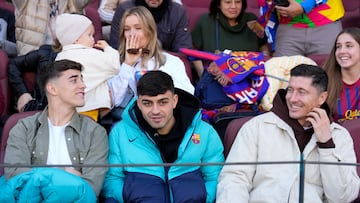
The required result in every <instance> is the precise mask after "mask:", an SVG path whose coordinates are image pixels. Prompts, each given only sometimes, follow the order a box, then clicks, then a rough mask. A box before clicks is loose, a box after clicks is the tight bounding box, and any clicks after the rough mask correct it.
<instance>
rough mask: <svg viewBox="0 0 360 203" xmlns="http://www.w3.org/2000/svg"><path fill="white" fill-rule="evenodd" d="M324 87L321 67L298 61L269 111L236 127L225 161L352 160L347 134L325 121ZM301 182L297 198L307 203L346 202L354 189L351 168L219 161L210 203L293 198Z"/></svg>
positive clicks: (359, 183)
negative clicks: (215, 193) (220, 162)
mask: <svg viewBox="0 0 360 203" xmlns="http://www.w3.org/2000/svg"><path fill="white" fill-rule="evenodd" d="M327 86H328V77H327V75H326V72H325V71H324V70H323V69H322V68H321V67H318V66H313V65H305V64H300V65H298V66H296V67H294V68H293V69H291V71H290V80H289V85H288V88H287V90H284V89H280V90H279V91H278V93H277V95H276V96H275V98H274V103H273V108H272V109H271V112H268V113H264V114H262V115H259V116H256V117H255V118H253V119H251V120H250V121H248V122H247V123H245V124H244V125H243V126H242V127H241V129H240V130H239V132H238V134H237V136H236V138H235V141H234V143H233V145H232V147H231V149H230V153H229V155H228V157H227V159H226V162H227V163H231V162H236V163H241V162H274V161H275V162H276V161H284V162H286V161H290V162H291V161H303V160H304V161H309V162H317V161H320V162H331V163H356V156H355V151H354V145H353V141H352V138H351V136H350V134H349V132H348V131H347V130H346V129H345V128H343V127H342V126H340V125H339V124H337V123H335V122H332V121H331V120H330V111H329V108H328V106H327V104H326V98H327ZM301 167H304V168H303V169H301ZM302 170H303V171H302ZM301 172H303V173H304V174H303V175H304V176H303V178H304V179H303V181H304V182H301V180H302V176H301ZM301 184H304V185H303V189H304V191H303V192H304V197H303V202H313V203H317V202H318V203H322V202H351V201H352V200H354V199H355V198H356V197H357V196H358V193H359V188H360V180H359V177H358V174H357V172H356V166H348V165H329V164H305V166H300V167H299V165H297V164H270V165H263V164H249V165H225V166H224V167H223V169H222V171H221V173H220V176H219V184H218V187H217V196H216V201H217V202H219V203H223V202H224V203H232V202H297V201H299V198H300V196H299V195H300V191H301V187H302V185H301ZM284 191H286V192H284Z"/></svg>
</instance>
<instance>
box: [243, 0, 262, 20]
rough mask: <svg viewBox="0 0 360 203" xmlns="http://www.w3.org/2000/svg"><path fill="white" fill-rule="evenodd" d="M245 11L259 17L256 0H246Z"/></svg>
mask: <svg viewBox="0 0 360 203" xmlns="http://www.w3.org/2000/svg"><path fill="white" fill-rule="evenodd" d="M246 12H248V13H253V14H255V15H256V16H258V17H259V16H260V10H259V4H258V0H248V1H247V8H246Z"/></svg>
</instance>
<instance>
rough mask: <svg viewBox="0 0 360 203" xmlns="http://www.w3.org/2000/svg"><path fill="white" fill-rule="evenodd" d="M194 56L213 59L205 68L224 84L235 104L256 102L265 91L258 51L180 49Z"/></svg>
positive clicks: (261, 61)
mask: <svg viewBox="0 0 360 203" xmlns="http://www.w3.org/2000/svg"><path fill="white" fill-rule="evenodd" d="M180 51H182V52H183V53H184V54H186V55H188V56H192V57H196V58H201V59H206V60H214V63H212V64H211V65H210V66H209V67H208V68H207V71H208V72H209V73H211V74H213V75H214V76H215V79H217V80H218V81H219V83H220V84H221V85H222V86H223V91H224V93H225V94H226V95H227V96H228V97H229V98H231V99H233V100H234V101H235V102H236V103H240V104H255V103H256V102H259V101H260V100H261V98H262V97H263V96H264V94H265V93H266V91H267V89H268V87H269V82H268V81H267V79H266V76H265V75H264V74H263V73H264V72H265V67H264V55H263V54H262V53H261V52H248V51H233V52H230V53H225V52H222V53H220V54H213V53H209V52H203V51H198V50H191V49H186V48H183V49H180Z"/></svg>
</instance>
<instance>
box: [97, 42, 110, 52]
mask: <svg viewBox="0 0 360 203" xmlns="http://www.w3.org/2000/svg"><path fill="white" fill-rule="evenodd" d="M108 46H109V44H108V43H107V42H106V41H105V40H98V41H97V42H96V43H95V44H94V47H95V48H98V49H102V50H104V49H105V48H106V47H108Z"/></svg>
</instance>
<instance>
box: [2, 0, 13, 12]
mask: <svg viewBox="0 0 360 203" xmlns="http://www.w3.org/2000/svg"><path fill="white" fill-rule="evenodd" d="M0 8H4V9H7V10H9V11H11V12H12V13H15V7H14V5H13V4H12V3H9V2H7V1H5V0H0Z"/></svg>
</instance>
